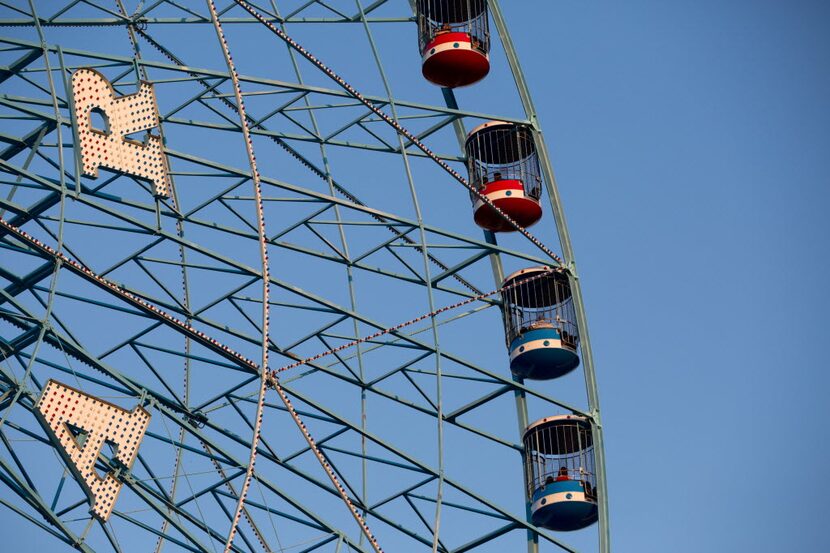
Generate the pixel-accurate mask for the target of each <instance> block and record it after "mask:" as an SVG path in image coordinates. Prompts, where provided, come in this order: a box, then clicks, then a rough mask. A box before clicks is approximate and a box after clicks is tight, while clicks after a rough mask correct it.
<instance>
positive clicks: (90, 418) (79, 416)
mask: <svg viewBox="0 0 830 553" xmlns="http://www.w3.org/2000/svg"><path fill="white" fill-rule="evenodd" d="M35 413H36V415H37V417H38V419H39V420H40V422H41V424H42V425H43V427H44V428H45V429H46V431H47V433H48V434H49V436H50V438H51V439H52V441H53V442H54V443H55V445H56V448H57V450H58V452H60V454H61V456H62V457H63V459H64V461H65V462H66V464H67V466H68V467H69V470H71V471H72V474H73V475H74V476H75V478H76V479H77V480H78V482H79V483H80V484H81V487H82V488H83V489H84V491H85V492H86V494H87V496H88V497H89V500H90V504H91V508H90V512H91V513H92V514H93V515H94V516H95V517H96V518H98V519H100V520H102V521H106V520H107V519H109V517H110V514H111V513H112V509H113V507H114V506H115V501H116V499H118V493H119V492H120V491H121V486H122V483H121V482H120V481H119V480H118V478H117V477H116V476H115V474H114V473H115V472H116V471H117V470H120V467H124V468H125V469H129V468H130V467H132V464H133V461H135V458H136V455H138V447H139V445H140V444H141V439H142V438H143V437H144V433H145V432H146V431H147V425H148V424H149V423H150V413H148V412H147V411H146V410H144V409H143V408H142V407H141V406H136V407H135V408H134V409H133V410H132V411H128V410H126V409H122V408H121V407H119V406H117V405H114V404H112V403H109V402H107V401H103V400H100V399H98V398H96V397H93V396H91V395H89V394H86V393H84V392H82V391H80V390H76V389H75V388H72V387H70V386H67V385H65V384H61V383H60V382H57V381H55V380H49V381H48V382H47V384H46V386H45V387H44V388H43V392H42V393H41V396H40V399H39V400H38V402H37V405H36V409H35Z"/></svg>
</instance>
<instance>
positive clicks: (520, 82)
mask: <svg viewBox="0 0 830 553" xmlns="http://www.w3.org/2000/svg"><path fill="white" fill-rule="evenodd" d="M489 3H490V8H491V13H492V16H493V21H494V23H495V24H496V28H497V29H498V32H499V35H500V36H501V37H502V43H503V46H504V50H505V54H506V55H507V60H508V64H509V65H510V69H511V71H512V73H513V79H514V80H515V82H516V86H517V88H518V90H519V96H520V98H521V101H522V104H523V106H524V109H525V113H526V114H527V116H528V119H529V120H530V124H531V126H532V127H533V128H534V130H535V131H536V132H535V133H534V137H535V140H536V150H537V151H538V152H539V160H540V161H541V164H542V172H543V173H544V175H545V185H546V187H547V190H548V198H549V200H550V206H551V210H552V212H553V215H554V219H555V221H556V229H557V233H558V234H559V241H560V244H561V245H562V255H563V257H564V262H565V266H566V267H567V269H568V271H569V272H570V273H571V275H572V278H571V282H572V290H573V298H574V307H575V309H576V316H577V324H578V326H579V330H580V341H581V345H580V349H581V351H582V362H583V372H584V374H585V386H586V388H587V393H588V406H589V410H590V415H589V417H588V418H589V419H590V420H591V421H592V424H593V426H594V451H595V459H596V472H597V482H598V484H599V495H600V497H601V498H602V499H601V500H600V517H599V549H600V553H609V552H610V551H611V532H610V523H609V513H608V486H607V482H606V478H605V475H606V473H605V449H604V443H603V436H602V421H601V417H600V408H599V391H598V388H597V381H596V369H595V367H594V359H593V353H592V350H591V340H590V336H589V333H588V320H587V316H586V314H585V304H584V302H583V300H582V290H581V286H580V282H579V276H578V275H577V272H576V262H575V261H574V252H573V246H572V244H571V238H570V234H569V232H568V225H567V223H566V221H565V211H564V209H563V207H562V200H561V197H560V196H559V189H558V187H557V184H556V176H555V174H554V172H553V164H552V163H551V160H550V157H549V156H548V149H547V146H546V145H545V139H544V134H543V133H542V129H541V127H540V125H539V121H538V118H537V116H536V108H535V107H534V105H533V100H532V99H531V96H530V90H529V88H528V86H527V82H526V81H525V78H524V73H523V72H522V68H521V65H520V64H519V58H518V56H517V55H516V51H515V48H514V47H513V41H512V40H511V38H510V34H509V32H508V30H507V24H506V22H505V20H504V16H503V14H502V12H501V8H500V7H499V2H498V0H489Z"/></svg>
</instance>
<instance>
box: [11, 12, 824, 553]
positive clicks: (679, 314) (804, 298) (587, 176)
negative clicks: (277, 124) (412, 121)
mask: <svg viewBox="0 0 830 553" xmlns="http://www.w3.org/2000/svg"><path fill="white" fill-rule="evenodd" d="M396 1H397V2H403V1H404V0H396ZM502 3H503V6H502V8H503V10H504V12H505V15H506V17H507V20H508V24H509V26H510V29H511V34H512V37H513V40H514V42H515V45H516V48H517V50H518V53H519V56H520V58H521V60H522V65H523V68H524V71H525V74H526V77H527V80H528V82H529V85H530V88H531V92H532V94H533V97H534V101H535V103H536V107H537V110H538V115H539V118H540V120H541V124H542V127H543V128H544V131H545V136H546V140H547V142H548V145H549V146H550V149H551V157H552V160H553V162H554V167H555V169H556V173H557V177H558V181H559V187H560V192H561V194H562V198H563V202H564V206H565V212H566V215H567V218H568V224H569V227H570V230H571V234H572V239H573V242H574V247H575V250H576V257H577V263H578V267H579V273H580V275H581V279H582V285H583V290H584V295H585V299H586V302H587V309H588V317H589V321H590V327H591V335H592V340H593V345H594V355H595V357H596V360H597V367H598V381H599V386H600V396H601V404H602V408H603V423H604V429H605V436H606V456H607V465H608V484H609V496H610V501H611V530H612V542H613V545H614V549H615V550H616V551H619V552H638V553H640V552H644V553H647V552H666V551H671V552H673V553H685V552H701V551H753V552H760V553H764V552H778V551H792V550H804V551H818V550H821V549H822V545H824V543H825V542H826V541H827V540H826V538H823V536H821V527H820V522H821V521H820V517H821V516H822V515H823V514H824V512H825V511H826V508H825V507H824V501H823V499H824V496H825V495H826V494H827V493H828V492H830V489H829V488H830V486H828V485H827V484H826V483H825V479H824V478H823V474H822V471H823V469H824V468H825V467H826V466H827V464H828V462H830V455H828V445H827V443H826V442H827V440H826V434H827V431H826V430H825V417H826V416H827V414H828V412H827V411H828V409H827V407H826V405H827V401H826V400H825V398H824V393H823V391H824V390H825V389H826V388H828V384H830V377H828V376H827V372H826V368H827V361H826V360H825V356H824V355H822V348H823V345H824V342H823V334H824V333H825V331H826V330H827V327H828V325H827V324H826V322H825V319H824V315H825V312H826V311H827V310H828V308H830V302H829V301H828V299H830V298H828V295H830V294H828V292H827V286H826V284H825V281H826V278H824V274H825V272H826V271H827V270H828V261H827V260H828V257H829V256H828V254H830V252H829V251H828V247H827V238H828V236H830V232H829V231H830V224H828V218H827V215H826V214H825V211H826V205H827V204H828V203H830V202H828V200H830V192H828V190H830V177H828V175H829V174H830V102H828V98H830V5H828V4H827V3H826V2H820V1H806V0H803V1H791V2H785V1H783V0H780V1H772V0H731V1H728V2H724V1H715V0H700V1H697V2H664V1H663V2H661V1H657V0H651V1H646V0H640V1H636V0H635V1H629V2H614V1H610V0H603V1H600V0H597V1H590V0H578V1H577V0H521V1H519V0H512V1H511V0H503V1H502ZM130 4H131V5H134V4H135V2H130ZM348 4H349V6H351V3H350V2H349V3H348ZM198 5H199V9H200V10H202V6H203V3H202V2H199V3H198ZM299 27H301V26H297V31H296V33H294V31H293V30H292V28H291V27H289V32H291V33H292V35H294V36H297V37H298V38H300V39H301V41H302V42H304V43H305V44H307V45H308V46H309V47H310V49H312V50H313V51H314V52H315V53H317V54H319V55H320V57H321V58H322V59H324V60H326V61H327V62H328V63H330V64H331V65H332V66H333V67H334V68H335V69H336V70H338V71H341V72H342V73H343V74H344V75H346V76H347V78H349V79H350V80H353V82H355V83H356V84H357V85H358V88H360V89H361V90H366V89H368V90H367V91H368V92H369V93H374V94H379V93H382V90H380V89H379V85H378V80H377V77H376V75H375V73H374V71H375V70H374V68H373V67H371V64H369V63H368V62H366V63H363V62H365V59H364V58H360V59H361V60H362V61H361V63H362V64H363V65H359V64H355V63H354V61H355V56H353V55H352V52H351V50H350V49H348V48H343V47H342V43H338V42H336V41H334V40H330V41H328V40H327V41H322V40H321V39H320V37H319V35H318V36H317V38H316V41H315V40H313V37H312V38H309V40H308V42H305V39H304V38H301V37H303V32H305V29H299ZM306 27H309V26H306ZM151 30H153V29H151ZM358 31H359V29H349V30H347V31H341V30H340V29H338V30H337V31H333V32H334V33H338V32H343V33H346V32H358ZM110 32H111V33H113V35H114V34H115V33H116V32H117V33H121V34H120V35H119V36H118V40H119V42H117V43H116V41H115V39H113V42H111V43H107V45H106V46H102V44H101V43H102V42H106V41H105V39H103V38H102V37H103V36H104V34H105V33H110ZM177 32H182V33H184V32H185V31H179V30H177V29H171V28H170V27H169V26H168V27H167V28H166V29H159V30H158V34H157V36H159V35H160V36H162V38H164V39H167V42H166V43H168V44H172V45H175V46H177V48H178V49H181V50H183V51H184V52H185V53H186V54H187V56H188V57H187V59H188V61H189V63H191V65H193V66H206V67H213V68H219V67H221V66H220V63H221V61H219V58H218V49H217V48H216V44H215V42H212V43H210V48H203V47H202V45H201V43H198V42H193V41H188V40H187V37H186V36H185V35H182V37H178V36H175V35H173V34H172V33H177ZM187 32H190V31H189V30H188V31H187ZM199 32H205V28H204V27H203V28H202V29H200V30H199ZM384 32H387V31H385V30H379V31H378V35H380V39H379V42H381V43H383V41H386V40H389V41H391V40H393V39H394V40H397V41H398V42H400V41H401V40H402V39H401V38H400V36H394V35H393V34H390V35H388V36H383V33H384ZM389 32H390V33H392V31H389ZM394 32H395V33H396V32H398V31H397V30H396V31H394ZM406 32H407V33H409V34H408V35H407V37H408V40H410V41H411V42H412V44H410V46H409V50H407V51H406V52H401V53H397V54H395V55H393V54H392V53H391V52H388V51H385V52H384V53H383V54H384V63H385V64H386V67H387V70H388V71H389V73H390V76H391V79H392V81H393V84H394V85H395V86H396V87H397V88H396V89H395V91H396V92H397V93H398V95H399V96H400V97H403V98H405V99H410V100H419V99H422V97H421V92H422V91H423V90H426V88H425V87H426V85H423V83H421V82H420V74H419V73H418V71H417V52H416V47H415V43H414V40H415V34H414V31H413V30H412V29H408V30H407V31H406ZM65 33H75V35H74V37H73V40H75V41H77V42H79V43H83V42H85V44H83V46H84V47H86V48H89V49H100V50H102V51H107V52H109V53H116V54H123V53H124V52H125V51H126V50H127V48H128V44H127V42H126V40H125V38H124V36H123V30H121V29H116V30H112V29H110V30H102V31H101V34H100V35H99V34H87V35H80V34H77V31H76V30H74V29H61V30H55V29H47V39H48V40H50V42H51V41H53V42H60V41H61V40H62V39H61V38H60V37H62V36H67V35H66V34H65ZM165 33H168V35H167V36H165ZM8 34H9V35H12V36H16V37H21V38H26V39H27V40H35V34H34V31H33V30H32V29H22V30H21V29H16V30H14V31H10V32H9V33H8ZM253 34H254V33H252V36H253ZM107 36H109V35H107ZM258 36H259V37H260V38H262V35H258ZM177 41H178V42H179V44H177ZM229 41H230V43H231V47H232V49H233V50H234V52H235V54H236V58H237V62H238V63H239V64H240V70H241V71H242V72H243V73H250V74H257V75H266V76H274V75H273V74H271V73H277V72H276V70H273V71H272V69H273V68H270V67H269V66H268V65H267V64H266V63H263V60H262V58H261V57H257V56H255V55H254V53H253V52H252V51H250V50H246V48H251V47H252V46H251V44H252V43H253V39H252V40H251V43H246V42H245V40H244V34H243V32H241V31H239V30H233V31H230V32H229ZM324 42H327V43H324ZM115 44H117V47H116V46H115ZM110 47H112V50H108V48H110ZM361 47H365V44H361ZM178 49H177V51H179V50H178ZM364 53H365V52H364ZM259 54H260V53H259V52H257V55H259ZM200 55H203V56H204V60H203V59H200ZM211 56H212V57H211ZM399 57H400V59H402V60H404V61H401V62H399V63H395V62H398V60H399ZM497 57H498V56H495V57H494V58H497ZM366 59H368V55H367V58H366ZM275 63H276V62H275ZM497 63H498V62H497V61H495V62H494V65H496V64H497ZM364 65H365V67H366V69H364ZM502 69H503V67H502ZM370 73H371V76H370ZM277 74H278V73H277ZM499 75H500V74H499V73H498V71H495V70H494V74H493V75H491V78H490V79H489V80H488V81H486V82H485V83H483V84H482V85H481V88H478V89H476V88H475V87H473V88H471V89H465V90H462V91H459V92H458V94H459V97H460V98H461V99H462V100H465V102H462V105H464V106H465V107H466V106H468V105H470V104H473V105H477V104H476V103H477V102H478V103H479V104H481V105H483V106H485V107H487V106H491V107H492V109H488V110H484V109H483V111H492V112H499V109H498V108H499V107H500V106H499V102H500V101H501V96H499V94H497V93H490V92H488V93H487V94H485V93H484V92H483V91H499V90H502V89H503V90H511V91H512V88H510V87H509V83H507V85H505V84H504V83H502V84H500V83H499V82H498V81H497V79H498V78H500V77H499ZM502 76H503V74H502ZM275 78H277V77H275ZM407 79H408V80H407ZM309 80H310V81H311V82H312V83H314V84H324V85H326V86H329V85H330V83H329V82H328V81H326V80H324V79H323V78H322V77H319V76H316V75H312V76H310V78H309ZM363 81H365V83H364V82H363ZM416 81H417V82H416ZM407 83H415V84H413V85H412V86H413V87H414V88H409V87H408V85H407ZM364 84H365V87H366V88H364V87H363V85H364ZM417 87H424V88H417ZM500 87H501V88H500ZM505 87H506V88H505ZM168 90H169V89H168ZM429 94H431V95H432V96H431V97H429V98H427V101H430V102H433V103H440V95H439V94H438V93H437V89H434V88H432V89H430V91H429ZM168 102H169V100H168ZM251 103H255V100H252V101H251ZM515 103H516V102H515V98H512V99H511V107H510V108H509V109H514V107H515ZM168 107H169V105H168ZM505 109H508V108H505ZM260 111H264V110H260ZM171 134H172V133H171ZM237 138H238V137H236V135H233V140H236V139H237ZM174 139H175V137H174ZM174 139H173V140H172V141H173V142H174V143H175V140H174ZM435 140H436V141H437V140H438V139H437V138H436V139H435ZM236 145H237V146H240V147H239V148H238V150H237V151H236V153H235V154H230V153H228V152H226V151H222V152H219V151H218V150H220V149H221V146H212V147H213V148H214V149H215V150H217V152H215V153H216V154H217V156H218V155H219V154H221V155H228V156H231V155H236V157H237V159H236V163H237V164H238V165H240V166H244V163H245V161H244V156H243V150H242V148H241V142H239V141H237V142H236ZM205 147H206V148H208V149H209V148H210V147H208V146H205ZM194 148H195V146H194ZM179 149H185V148H179ZM201 154H204V152H201ZM349 155H351V154H350V153H349V152H347V153H346V154H343V153H342V151H341V152H340V153H333V154H332V158H333V159H335V158H336V157H337V156H341V157H340V159H339V160H335V163H337V162H338V161H339V162H340V163H341V167H342V165H343V164H347V159H348V156H349ZM260 157H261V159H262V160H263V161H262V163H263V165H267V164H268V163H269V161H268V158H267V156H265V155H262V156H260ZM390 157H391V156H390ZM393 165H394V169H389V171H390V172H389V173H388V175H390V178H389V180H390V182H391V181H392V179H393V178H394V179H398V180H400V181H401V182H403V181H402V176H401V175H402V172H401V169H400V164H399V160H397V159H395V160H393V161H392V162H388V167H386V166H385V167H384V170H386V169H387V168H389V167H392V166H393ZM278 169H279V170H280V171H282V170H283V168H282V167H278ZM347 169H349V170H352V171H354V173H355V174H360V171H362V170H366V171H368V169H366V168H363V167H347ZM373 169H374V168H373ZM266 170H271V169H268V168H266ZM284 170H285V171H287V172H292V171H296V173H297V174H296V175H295V174H294V173H290V174H288V175H287V176H286V180H290V179H294V178H297V179H305V178H306V177H307V174H302V175H300V174H301V173H302V170H301V169H299V168H297V167H293V168H287V169H284ZM392 171H394V172H392ZM280 174H281V175H282V173H280ZM434 174H435V175H440V174H439V173H437V172H436V173H434ZM383 175H384V176H383V177H382V178H384V179H385V178H387V177H386V176H385V175H387V174H386V173H384V174H383ZM372 176H373V177H376V178H378V179H380V178H381V177H377V176H376V175H372ZM440 179H443V180H440ZM440 179H438V180H436V181H435V182H432V181H429V179H423V178H422V180H421V181H420V182H424V180H426V181H427V183H426V185H425V186H424V187H423V189H422V192H423V195H424V197H425V198H426V199H425V206H426V209H427V210H434V212H435V213H436V214H437V215H440V216H444V215H446V214H447V213H452V214H454V212H452V211H450V210H457V208H458V205H457V204H456V203H453V202H446V201H445V198H444V197H442V196H440V195H437V194H436V193H435V191H436V190H438V189H439V188H440V187H443V186H446V182H444V181H445V180H446V178H445V177H444V176H443V175H440ZM297 182H302V183H305V182H307V181H304V180H298V181H297ZM378 182H381V183H385V181H378V180H376V181H367V182H366V183H361V182H359V181H358V182H357V183H355V186H360V185H363V184H365V185H366V188H367V191H366V193H367V194H371V193H372V191H371V189H372V188H373V187H374V188H375V189H382V191H383V192H384V193H385V190H386V189H385V188H381V187H379V186H376V185H377V183H378ZM396 182H397V181H396ZM398 184H399V183H398ZM400 186H401V187H403V186H404V185H403V184H401V185H400ZM401 190H403V188H401ZM455 192H456V195H455V196H454V197H453V198H454V200H453V201H455V200H457V199H458V198H461V197H462V196H463V194H462V193H461V192H459V191H458V190H455ZM387 199H388V198H381V201H384V200H387ZM389 201H391V200H389ZM464 201H465V202H466V199H464ZM373 205H374V204H373ZM467 207H468V205H467V204H466V203H465V204H464V205H463V209H465V210H466V209H467ZM402 209H405V208H402ZM442 210H443V211H442ZM439 212H440V213H439ZM466 214H467V212H466V211H465V212H464V216H465V217H466ZM546 217H548V218H547V219H546V221H545V224H547V225H549V223H550V217H549V214H548V215H546ZM455 219H456V220H457V221H455V220H454V221H452V222H451V224H456V223H457V224H458V225H459V228H461V229H463V232H466V233H472V232H473V231H475V230H476V229H474V228H473V227H472V224H471V223H470V221H469V220H467V219H464V218H463V217H455ZM538 228H540V229H543V228H545V229H547V232H549V231H550V226H547V227H543V226H540V227H538ZM548 238H549V236H546V241H548ZM511 244H513V243H511ZM527 250H529V247H527ZM252 252H253V253H255V252H254V251H253V250H252ZM314 276H318V277H319V275H311V276H309V280H311V279H312V278H313V277H314ZM320 278H326V276H325V275H324V276H323V277H320ZM419 301H420V300H419ZM372 307H374V306H372ZM422 311H426V309H422ZM496 317H497V315H496V314H493V316H492V320H493V321H495V320H496ZM385 320H388V319H385ZM389 322H390V323H395V322H399V321H398V320H397V319H396V320H391V321H389ZM490 330H491V331H493V332H496V333H498V332H500V329H498V328H491V329H490ZM450 336H452V334H450ZM496 342H498V340H496ZM494 343H495V342H494ZM490 346H492V344H484V346H483V347H484V348H485V349H486V348H489V347H490ZM496 346H497V347H496ZM496 346H493V347H494V348H495V349H494V351H495V350H498V353H497V355H499V356H500V357H499V358H498V359H499V361H498V363H501V364H500V365H499V366H500V367H502V369H504V370H505V371H506V363H505V362H504V361H503V360H504V359H505V358H506V356H505V355H504V352H503V349H502V347H501V344H500V343H497V344H496ZM494 422H496V423H501V422H502V421H501V420H498V421H495V420H494ZM510 424H514V423H513V422H512V421H510ZM517 478H518V476H517ZM0 516H2V517H3V518H2V521H17V520H18V519H15V518H13V516H12V515H10V514H9V513H7V512H4V513H3V514H2V515H0ZM15 523H17V522H15ZM4 524H5V522H4ZM33 531H34V530H33V527H29V528H27V532H29V533H31V532H33ZM21 535H23V536H28V535H30V534H21ZM41 537H44V536H41ZM23 539H28V538H25V537H24V538H23ZM25 543H30V542H28V541H26V542H25ZM55 543H56V542H54V541H48V542H45V544H46V545H45V546H46V547H55V549H49V550H59V549H58V548H57V547H56V546H55ZM506 553H507V552H506Z"/></svg>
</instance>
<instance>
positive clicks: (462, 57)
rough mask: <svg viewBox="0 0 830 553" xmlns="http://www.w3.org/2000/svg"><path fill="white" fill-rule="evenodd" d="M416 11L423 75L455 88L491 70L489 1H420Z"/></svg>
mask: <svg viewBox="0 0 830 553" xmlns="http://www.w3.org/2000/svg"><path fill="white" fill-rule="evenodd" d="M416 12H417V19H418V37H419V45H420V48H421V55H422V56H423V64H422V67H421V71H422V73H423V75H424V78H426V79H427V80H428V81H430V82H432V83H435V84H437V85H439V86H444V87H448V88H455V87H459V86H467V85H470V84H473V83H475V82H478V81H480V80H481V79H483V78H484V77H485V76H486V75H487V73H489V72H490V60H489V56H488V53H489V51H490V33H489V28H488V21H487V2H486V0H418V2H417V4H416Z"/></svg>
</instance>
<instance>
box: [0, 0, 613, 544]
mask: <svg viewBox="0 0 830 553" xmlns="http://www.w3.org/2000/svg"><path fill="white" fill-rule="evenodd" d="M0 28H2V32H0V116H2V121H3V123H2V129H0V505H2V508H1V509H0V525H1V526H2V527H3V528H4V529H6V528H14V531H13V532H4V540H6V541H7V542H8V543H7V545H9V547H10V548H11V549H12V550H24V548H28V549H34V548H37V549H40V550H43V551H62V550H65V549H69V548H75V549H78V550H81V551H117V552H121V551H123V552H129V551H153V552H160V551H162V550H164V551H178V550H182V551H196V552H203V551H204V552H218V551H238V552H249V551H250V552H259V551H265V552H277V551H279V552H312V551H320V552H323V551H327V552H328V551H378V552H379V551H386V552H411V551H412V552H414V551H433V552H456V553H461V552H466V551H475V552H497V551H498V552H504V551H524V550H525V549H526V550H527V551H528V552H529V553H537V552H539V551H559V550H564V551H602V552H607V551H610V541H609V530H608V509H607V491H606V483H605V472H604V470H605V469H604V456H603V443H602V425H601V421H600V410H599V402H598V395H597V387H596V381H595V374H594V365H593V361H592V357H591V349H590V343H589V338H588V333H587V323H586V319H585V313H584V308H583V302H582V297H581V291H580V287H579V280H578V277H577V274H576V269H575V265H574V256H573V252H572V250H571V245H570V240H569V237H568V232H567V227H566V224H565V220H564V214H563V210H562V206H561V203H560V200H559V196H558V192H557V187H556V182H555V178H554V174H553V170H552V166H551V163H550V160H549V157H548V153H547V149H546V145H545V141H544V138H543V135H542V132H541V129H540V128H539V124H538V121H537V118H536V114H535V110H534V107H533V103H532V101H531V97H530V93H529V90H528V87H527V84H526V82H525V79H524V76H523V74H522V69H521V67H520V65H519V61H518V58H517V56H516V52H515V50H514V48H513V45H512V42H511V39H510V35H509V33H508V29H507V26H506V23H505V17H504V15H503V13H502V10H501V8H500V6H499V2H497V0H413V1H411V2H406V1H404V0H377V1H372V2H367V1H364V0H278V1H273V0H272V1H269V2H264V1H257V2H248V1H246V0H224V1H219V0H207V1H205V2H202V1H199V2H195V1H189V0H187V1H178V0H177V1H174V0H156V1H146V0H132V1H128V0H114V1H103V0H100V1H99V0H85V1H82V2H78V1H70V0H64V1H63V2H37V1H35V0H12V1H8V2H2V3H0Z"/></svg>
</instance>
